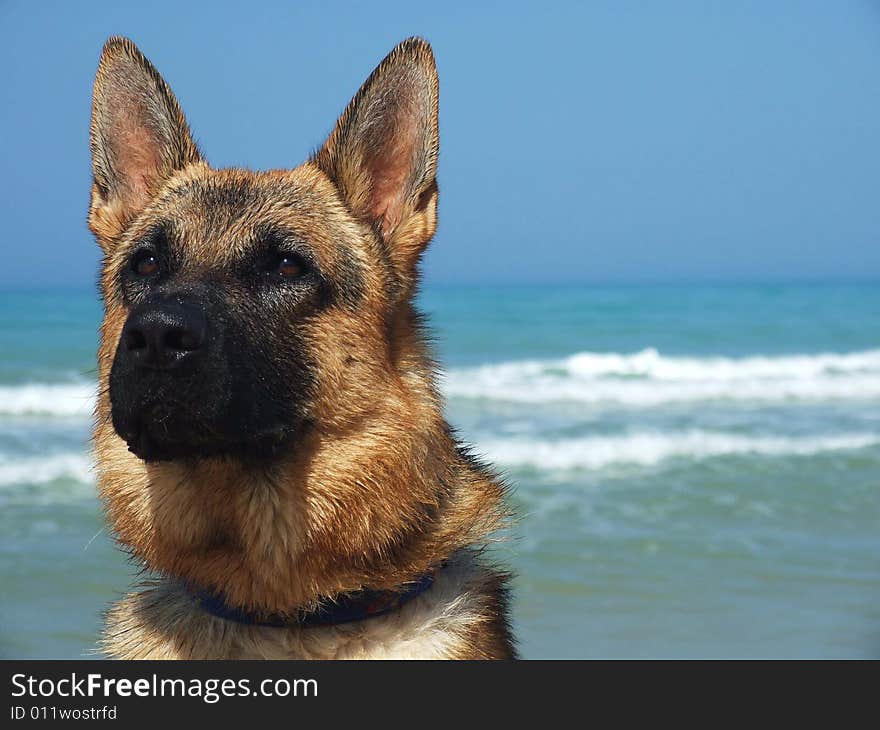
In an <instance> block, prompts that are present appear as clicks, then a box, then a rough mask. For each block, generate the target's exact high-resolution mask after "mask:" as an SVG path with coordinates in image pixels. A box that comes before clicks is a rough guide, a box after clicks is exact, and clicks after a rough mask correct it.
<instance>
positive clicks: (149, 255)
mask: <svg viewBox="0 0 880 730" xmlns="http://www.w3.org/2000/svg"><path fill="white" fill-rule="evenodd" d="M131 270H132V271H133V272H134V273H135V274H137V275H138V276H144V277H147V276H154V275H155V274H157V273H158V272H159V259H158V258H157V257H156V254H155V253H153V252H152V251H139V252H138V253H136V254H135V255H134V256H133V257H132V259H131Z"/></svg>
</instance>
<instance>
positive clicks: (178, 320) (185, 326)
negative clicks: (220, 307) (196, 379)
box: [122, 304, 207, 370]
mask: <svg viewBox="0 0 880 730" xmlns="http://www.w3.org/2000/svg"><path fill="white" fill-rule="evenodd" d="M206 330H207V323H206V321H205V315H204V314H203V313H202V311H201V309H199V308H197V307H194V306H191V305H186V304H153V305H146V306H141V307H138V308H137V309H135V310H134V311H132V313H131V314H130V315H129V317H128V321H127V322H126V323H125V327H124V328H123V331H122V345H123V347H124V348H125V349H126V351H127V352H128V355H129V356H130V357H131V358H132V359H133V360H134V362H135V363H136V364H137V365H138V366H140V367H144V368H153V369H157V370H171V369H172V368H175V367H177V366H178V365H181V364H182V363H184V362H187V361H190V360H192V359H193V358H194V356H195V355H197V354H198V353H199V352H200V351H201V349H202V346H203V345H204V344H205V333H206Z"/></svg>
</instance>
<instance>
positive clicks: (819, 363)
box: [441, 349, 880, 406]
mask: <svg viewBox="0 0 880 730" xmlns="http://www.w3.org/2000/svg"><path fill="white" fill-rule="evenodd" d="M441 383H442V387H443V390H444V392H445V393H446V394H447V395H448V396H450V397H453V398H470V399H489V400H502V401H512V402H523V403H545V402H550V403H552V402H566V401H568V402H575V403H587V404H602V403H614V404H622V405H632V406H656V405H663V404H666V403H676V402H692V401H713V400H737V401H828V400H832V401H833V400H859V399H861V400H865V399H872V400H873V399H880V350H867V351H864V352H853V353H847V354H834V353H822V354H815V355H784V356H778V357H769V356H753V357H743V358H725V357H706V358H695V357H668V356H663V355H661V354H660V353H658V352H657V351H656V350H654V349H646V350H642V351H640V352H637V353H633V354H629V355H625V354H618V353H594V352H582V353H578V354H576V355H572V356H571V357H568V358H564V359H560V360H521V361H514V362H505V363H499V364H493V365H483V366H481V367H474V368H460V369H454V370H451V371H449V372H448V373H446V374H445V375H444V376H443V377H442V378H441Z"/></svg>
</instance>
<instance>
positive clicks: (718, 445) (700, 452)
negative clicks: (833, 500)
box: [474, 430, 880, 470]
mask: <svg viewBox="0 0 880 730" xmlns="http://www.w3.org/2000/svg"><path fill="white" fill-rule="evenodd" d="M877 444H880V434H872V433H847V434H840V435H834V436H744V435H740V434H730V433H721V432H713V431H699V430H691V431H683V432H678V433H674V432H666V433H653V432H635V433H628V434H622V435H614V436H588V437H583V438H576V439H564V440H559V441H546V440H540V439H537V440H532V439H524V438H510V439H491V438H490V439H486V440H478V441H477V443H476V445H475V447H474V450H475V451H476V453H479V454H482V455H484V456H485V457H486V458H487V459H488V460H489V461H492V462H495V463H497V464H498V465H499V466H505V467H534V468H536V469H545V470H546V469H554V470H573V469H603V468H607V467H610V466H617V465H620V466H623V465H636V466H653V465H655V464H659V463H660V462H662V461H666V460H667V459H673V458H687V459H691V460H694V461H697V460H703V459H710V458H713V457H717V456H729V455H735V454H743V455H747V454H757V455H765V456H810V455H815V454H822V453H826V452H833V451H847V450H853V449H863V448H865V447H868V446H875V445H877Z"/></svg>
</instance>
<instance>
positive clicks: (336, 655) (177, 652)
mask: <svg viewBox="0 0 880 730" xmlns="http://www.w3.org/2000/svg"><path fill="white" fill-rule="evenodd" d="M496 581H497V576H496V575H495V574H494V573H493V571H491V569H489V568H486V567H485V566H483V565H482V564H481V563H480V562H479V560H478V559H477V558H476V556H475V554H473V553H471V552H469V551H465V552H463V553H462V554H460V555H458V556H456V559H455V560H453V561H451V562H450V564H449V565H447V566H446V567H445V568H444V569H443V570H442V571H440V572H439V573H438V574H437V576H436V578H435V581H434V584H433V585H432V587H431V588H430V589H429V590H427V591H426V592H425V593H423V594H421V595H419V596H418V597H416V598H415V599H413V600H412V601H410V602H408V603H407V604H405V605H404V606H402V607H401V608H400V609H398V610H397V611H395V612H394V613H391V614H388V615H384V616H377V617H373V618H368V619H365V620H363V621H357V622H352V623H347V624H340V625H338V626H328V627H310V628H303V629H297V628H273V627H261V626H250V625H244V624H239V623H235V622H233V621H227V620H224V619H220V618H217V617H215V616H212V615H210V614H207V613H205V611H204V610H203V609H202V608H201V607H200V606H199V605H198V603H197V602H196V601H195V600H194V599H193V598H192V596H191V595H190V594H189V593H188V592H187V591H186V589H185V588H184V587H183V586H182V585H180V584H179V583H175V582H170V581H162V582H157V583H155V584H152V585H151V586H150V587H148V588H147V589H146V590H144V591H142V592H140V593H133V594H129V595H128V596H127V597H126V598H124V599H123V600H122V601H120V602H119V603H117V604H116V605H115V606H114V607H113V608H112V609H111V611H110V613H109V617H108V619H109V620H108V626H107V631H106V633H105V638H104V645H105V650H106V651H107V652H108V653H109V654H111V655H113V656H115V657H118V658H122V659H144V658H151V659H467V658H488V656H490V655H492V654H493V653H494V651H493V646H492V644H493V643H494V641H493V638H492V637H493V635H494V634H495V631H494V629H495V627H494V626H493V624H494V623H495V621H496V619H497V617H496V615H495V610H494V606H493V594H494V592H495V589H496V586H495V585H494V584H495V582H496Z"/></svg>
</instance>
